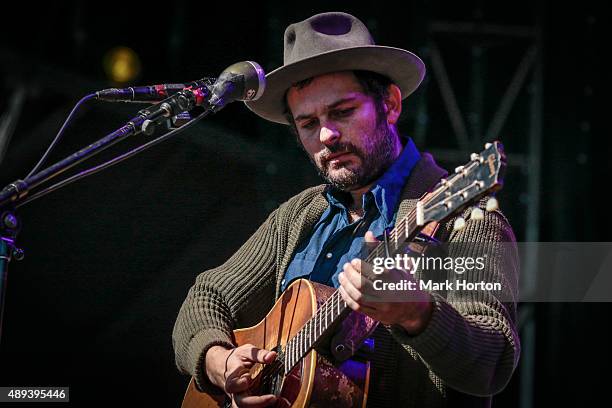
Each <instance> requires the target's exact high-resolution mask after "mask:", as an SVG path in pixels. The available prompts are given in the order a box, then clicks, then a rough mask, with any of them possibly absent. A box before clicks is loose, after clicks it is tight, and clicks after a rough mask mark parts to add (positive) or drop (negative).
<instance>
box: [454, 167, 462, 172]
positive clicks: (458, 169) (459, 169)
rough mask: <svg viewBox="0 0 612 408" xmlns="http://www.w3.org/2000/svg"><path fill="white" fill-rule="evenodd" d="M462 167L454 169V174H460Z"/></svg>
mask: <svg viewBox="0 0 612 408" xmlns="http://www.w3.org/2000/svg"><path fill="white" fill-rule="evenodd" d="M463 168H464V167H463V166H458V167H456V168H455V173H461V172H462V171H463Z"/></svg>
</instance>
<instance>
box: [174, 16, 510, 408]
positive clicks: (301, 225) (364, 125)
mask: <svg viewBox="0 0 612 408" xmlns="http://www.w3.org/2000/svg"><path fill="white" fill-rule="evenodd" d="M284 59H285V61H284V66H283V67H281V68H279V69H277V70H276V71H273V72H271V73H270V74H268V76H267V89H266V92H265V93H264V95H263V97H262V98H261V99H260V100H258V101H254V102H249V103H247V105H248V107H249V108H250V109H251V110H253V111H254V112H255V113H257V114H258V115H260V116H261V117H263V118H265V119H267V120H271V121H274V122H278V123H283V124H288V125H290V126H291V127H292V129H293V131H294V133H295V134H296V136H297V138H298V141H299V143H300V145H301V146H302V148H303V149H304V151H305V152H306V153H307V155H308V157H309V158H310V159H311V161H312V162H313V163H314V164H315V166H316V167H317V169H318V171H319V172H320V173H321V175H322V177H323V178H324V179H325V180H326V181H327V184H326V185H322V186H317V187H313V188H310V189H307V190H305V191H303V192H302V193H300V194H298V195H297V196H295V197H293V198H291V199H290V200H288V201H287V202H286V203H284V204H282V205H281V206H280V207H279V208H278V209H277V210H275V211H274V212H273V213H272V214H271V215H270V216H269V217H268V219H267V220H266V221H265V222H264V223H263V224H262V225H261V226H260V227H259V229H258V230H257V231H256V232H255V233H254V235H253V236H251V238H249V240H248V241H247V242H246V243H245V244H244V245H243V246H242V247H241V248H240V249H239V250H238V251H237V252H236V254H234V255H233V256H232V257H231V258H230V259H229V260H228V261H227V262H226V263H224V264H223V265H221V266H220V267H218V268H215V269H212V270H209V271H206V272H203V273H202V274H200V275H199V276H198V277H197V279H196V283H195V285H194V286H193V287H192V288H191V290H190V291H189V294H188V296H187V299H186V300H185V302H184V304H183V306H182V308H181V311H180V313H179V317H178V319H177V322H176V325H175V329H174V335H173V340H174V347H175V352H176V361H177V365H178V367H179V368H180V369H181V370H182V371H184V372H186V373H189V374H191V375H192V376H194V378H195V379H196V382H197V384H198V386H199V387H200V388H201V389H203V390H205V391H207V392H212V393H215V392H216V393H222V392H223V391H225V392H226V393H228V394H230V395H231V396H232V398H233V400H234V403H235V404H236V405H238V406H266V405H270V404H273V403H274V401H275V397H274V396H273V395H263V396H258V395H249V394H248V393H247V392H246V391H247V389H248V387H249V385H250V384H249V379H248V375H240V374H241V373H243V372H244V369H245V368H248V367H251V366H252V365H253V364H254V363H256V362H259V363H270V362H272V361H273V360H274V358H275V356H276V353H274V352H271V351H267V350H259V349H257V348H255V347H253V346H250V345H243V346H240V347H237V348H236V347H235V346H234V345H233V344H232V340H231V330H233V329H235V328H238V327H248V326H251V325H254V324H256V323H257V322H259V321H260V320H261V319H262V318H263V317H264V316H265V314H266V313H267V312H268V311H269V310H270V308H271V307H272V305H273V302H274V299H275V298H277V297H278V296H279V295H280V293H281V292H282V290H284V289H285V288H286V287H287V286H288V285H289V284H290V283H291V281H293V280H294V279H297V278H308V279H311V280H313V281H317V282H320V283H325V284H327V285H329V286H335V287H339V291H340V293H341V295H342V297H343V299H344V300H345V301H346V303H347V304H348V306H349V307H350V308H351V309H353V310H354V311H359V312H361V313H364V314H366V315H368V316H370V317H372V318H373V319H375V320H377V321H379V322H380V323H381V325H379V327H378V328H377V329H376V332H375V333H374V339H375V342H374V354H373V362H372V364H373V369H372V375H371V384H370V395H369V396H368V406H445V405H448V406H489V405H490V402H491V397H490V396H491V395H493V394H495V393H497V392H499V391H500V390H501V389H503V388H504V387H505V385H506V384H507V382H508V381H509V379H510V377H511V375H512V372H513V370H514V368H515V367H516V364H517V362H518V356H519V353H520V346H519V339H518V335H517V332H516V328H515V319H516V309H515V304H514V303H512V302H511V303H510V304H507V303H502V302H501V301H500V300H499V299H497V298H495V297H494V296H491V295H490V294H486V296H482V297H481V298H478V297H475V298H473V299H470V301H469V302H465V301H462V302H459V301H455V300H457V299H453V298H452V296H449V297H448V298H444V297H442V296H441V295H439V294H437V293H433V292H431V293H430V292H428V291H424V290H417V291H414V292H413V295H412V297H411V298H410V299H406V300H407V301H405V302H397V301H395V302H390V301H388V300H386V299H385V298H384V297H380V298H372V297H366V296H364V294H365V292H364V291H365V289H366V288H365V286H364V285H363V281H362V278H361V275H360V273H361V272H362V264H361V262H360V261H359V260H358V259H356V258H359V251H360V249H361V246H362V244H363V243H364V241H365V242H376V237H380V236H382V235H383V233H384V231H385V230H388V229H389V228H392V227H393V226H394V225H395V222H396V221H397V220H399V219H401V217H404V216H405V215H406V214H407V213H408V212H409V211H410V210H411V209H412V208H414V206H415V203H416V201H417V199H418V198H419V197H421V196H422V195H423V194H424V193H426V192H427V191H428V190H430V189H431V188H432V187H433V186H434V185H435V184H436V183H437V182H438V181H439V180H440V178H442V177H443V176H444V175H445V174H446V172H445V171H444V170H442V169H441V168H439V167H438V166H437V165H436V164H435V162H434V161H433V159H432V158H431V156H430V155H428V154H421V153H419V151H418V150H417V149H416V147H415V146H414V144H413V143H412V141H411V140H410V139H406V138H403V137H402V136H400V134H399V132H398V130H397V126H396V125H397V122H398V119H399V116H400V114H401V110H402V105H401V101H402V99H403V98H405V97H406V96H407V95H409V94H410V93H411V92H413V91H414V90H415V89H416V88H417V87H418V85H419V84H420V82H421V81H422V79H423V77H424V74H425V68H424V65H423V63H422V61H421V60H420V59H419V58H418V57H417V56H416V55H414V54H412V53H410V52H408V51H405V50H400V49H397V48H391V47H382V46H376V45H374V43H373V41H372V39H371V36H370V34H369V32H368V31H367V28H366V27H365V26H364V25H363V23H361V22H360V21H359V20H358V19H356V18H355V17H353V16H351V15H348V14H344V13H323V14H318V15H315V16H313V17H311V18H309V19H307V20H305V21H302V22H300V23H296V24H293V25H290V26H289V27H288V28H287V30H286V31H285V58H284ZM438 231H439V232H438V233H437V234H436V237H437V238H439V239H441V240H446V241H451V242H453V241H456V242H461V241H478V242H487V241H511V242H512V241H514V235H513V233H512V229H511V228H510V226H509V224H508V222H507V220H506V219H505V218H504V217H503V215H501V213H500V212H499V211H496V212H492V213H488V214H486V215H485V218H484V220H482V221H478V222H477V221H471V220H470V221H467V223H466V227H465V228H464V229H463V230H461V231H459V232H457V231H453V230H452V222H447V223H443V224H442V225H441V227H440V228H439V230H438ZM514 261H515V259H510V265H513V266H516V265H515V264H514V263H513V262H514ZM504 262H505V263H504V265H507V264H508V262H507V260H506V261H504ZM500 265H502V263H501V262H500V263H497V261H495V260H493V261H492V262H490V264H488V268H487V272H488V273H490V274H491V275H493V274H495V275H496V276H498V275H500V274H502V275H503V279H504V281H505V282H508V283H509V288H510V289H509V290H510V297H511V298H516V283H517V282H516V281H517V271H516V268H515V267H514V268H504V269H503V270H502V269H501V266H500ZM234 373H238V375H234Z"/></svg>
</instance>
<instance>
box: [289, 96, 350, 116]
mask: <svg viewBox="0 0 612 408" xmlns="http://www.w3.org/2000/svg"><path fill="white" fill-rule="evenodd" d="M355 99H357V98H356V97H354V96H352V97H348V98H344V99H340V100H337V101H336V102H334V103H332V104H330V105H327V106H326V110H328V111H329V110H332V109H334V108H336V107H338V106H339V105H342V104H343V103H346V102H352V101H354V100H355ZM313 116H314V113H308V114H302V115H298V116H296V117H295V118H294V119H293V120H294V121H295V122H299V121H300V120H303V119H309V118H311V117H313Z"/></svg>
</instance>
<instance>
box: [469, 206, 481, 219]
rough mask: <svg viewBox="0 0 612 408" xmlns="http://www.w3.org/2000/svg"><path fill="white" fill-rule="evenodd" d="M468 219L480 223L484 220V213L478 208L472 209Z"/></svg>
mask: <svg viewBox="0 0 612 408" xmlns="http://www.w3.org/2000/svg"><path fill="white" fill-rule="evenodd" d="M470 219H472V220H477V221H480V220H482V219H484V212H483V211H482V210H481V209H480V208H478V207H474V208H472V212H471V213H470Z"/></svg>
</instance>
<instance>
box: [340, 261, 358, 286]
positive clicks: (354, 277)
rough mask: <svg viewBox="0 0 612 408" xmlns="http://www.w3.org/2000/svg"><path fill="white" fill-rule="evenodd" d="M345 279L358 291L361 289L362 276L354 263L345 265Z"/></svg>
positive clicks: (343, 268)
mask: <svg viewBox="0 0 612 408" xmlns="http://www.w3.org/2000/svg"><path fill="white" fill-rule="evenodd" d="M340 273H342V274H343V275H344V278H345V279H348V280H349V281H350V282H351V283H352V284H353V286H355V287H356V288H357V289H359V288H361V274H360V273H359V271H358V270H357V269H356V268H355V266H354V265H353V264H352V263H349V262H347V263H345V264H344V265H343V266H342V272H340Z"/></svg>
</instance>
